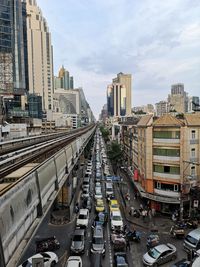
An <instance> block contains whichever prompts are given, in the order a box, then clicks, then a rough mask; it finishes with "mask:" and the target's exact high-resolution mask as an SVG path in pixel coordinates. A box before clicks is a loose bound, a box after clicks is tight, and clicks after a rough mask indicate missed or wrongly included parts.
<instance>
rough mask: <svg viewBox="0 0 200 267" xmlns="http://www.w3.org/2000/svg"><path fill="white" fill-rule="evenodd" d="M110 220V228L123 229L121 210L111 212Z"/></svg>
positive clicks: (114, 229)
mask: <svg viewBox="0 0 200 267" xmlns="http://www.w3.org/2000/svg"><path fill="white" fill-rule="evenodd" d="M110 222H111V229H112V230H113V231H116V230H120V231H122V230H123V221H122V216H121V212H120V211H119V210H117V211H112V212H111V215H110Z"/></svg>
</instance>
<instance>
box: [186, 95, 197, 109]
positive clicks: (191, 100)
mask: <svg viewBox="0 0 200 267" xmlns="http://www.w3.org/2000/svg"><path fill="white" fill-rule="evenodd" d="M199 107H200V106H199V97H198V96H190V97H188V112H193V111H199V109H200V108H199Z"/></svg>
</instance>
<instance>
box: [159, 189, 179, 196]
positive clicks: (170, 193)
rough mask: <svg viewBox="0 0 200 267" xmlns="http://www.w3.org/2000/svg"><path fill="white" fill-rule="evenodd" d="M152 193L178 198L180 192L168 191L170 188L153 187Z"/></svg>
mask: <svg viewBox="0 0 200 267" xmlns="http://www.w3.org/2000/svg"><path fill="white" fill-rule="evenodd" d="M154 193H155V194H158V195H160V196H166V197H172V198H173V197H174V198H180V196H181V195H180V192H175V191H170V190H161V189H155V188H154Z"/></svg>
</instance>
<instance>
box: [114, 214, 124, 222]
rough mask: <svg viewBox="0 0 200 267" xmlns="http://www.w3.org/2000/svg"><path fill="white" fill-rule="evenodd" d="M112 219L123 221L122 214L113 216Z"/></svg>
mask: <svg viewBox="0 0 200 267" xmlns="http://www.w3.org/2000/svg"><path fill="white" fill-rule="evenodd" d="M112 219H113V221H121V220H122V218H121V216H119V215H115V216H113V217H112Z"/></svg>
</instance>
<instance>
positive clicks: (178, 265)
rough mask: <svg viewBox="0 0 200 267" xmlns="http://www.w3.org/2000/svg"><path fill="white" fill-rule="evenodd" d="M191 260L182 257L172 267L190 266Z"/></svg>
mask: <svg viewBox="0 0 200 267" xmlns="http://www.w3.org/2000/svg"><path fill="white" fill-rule="evenodd" d="M190 266H191V264H190V261H188V260H186V259H182V260H180V261H178V262H176V263H174V264H173V265H172V266H171V267H190Z"/></svg>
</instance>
